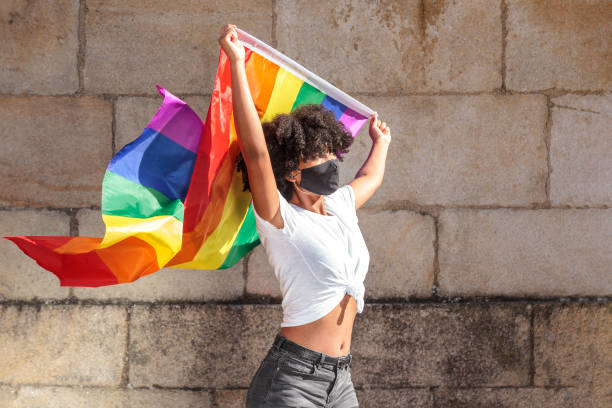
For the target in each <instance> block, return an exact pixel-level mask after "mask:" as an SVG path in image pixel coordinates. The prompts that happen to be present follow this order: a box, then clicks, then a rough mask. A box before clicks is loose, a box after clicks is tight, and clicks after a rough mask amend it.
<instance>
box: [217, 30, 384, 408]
mask: <svg viewBox="0 0 612 408" xmlns="http://www.w3.org/2000/svg"><path fill="white" fill-rule="evenodd" d="M235 28H236V26H235V25H232V24H227V25H225V26H223V27H222V28H221V33H220V34H221V36H220V37H219V44H220V45H221V47H222V48H223V50H224V51H225V53H226V54H227V56H228V58H229V60H230V65H231V77H232V99H233V108H234V123H235V126H236V132H237V134H238V142H239V144H240V149H241V153H242V157H241V158H239V162H238V167H239V168H241V170H242V171H243V176H244V181H245V188H249V189H250V191H251V193H252V196H253V208H254V215H255V221H256V226H257V231H258V233H259V237H260V239H261V243H262V246H263V247H264V250H265V251H266V254H267V255H268V259H269V261H270V263H271V265H272V266H273V267H274V273H275V275H276V277H277V279H278V280H279V282H280V287H281V292H282V294H283V304H282V306H283V322H282V323H281V330H280V332H279V333H277V335H276V339H275V341H274V343H273V345H272V346H271V347H270V349H269V350H268V354H267V355H266V357H265V358H264V360H263V361H262V362H261V364H260V366H259V369H258V370H257V372H256V373H255V376H254V377H253V379H252V381H251V384H250V386H249V390H248V393H247V407H297V406H299V407H305V406H313V407H314V406H326V407H332V406H333V407H357V406H358V402H357V397H356V394H355V389H354V387H353V383H352V381H351V376H350V360H351V358H352V355H351V353H350V345H351V333H352V328H353V321H354V319H355V316H356V313H358V312H359V313H360V312H361V311H362V309H363V295H364V290H365V289H364V286H363V281H364V279H365V275H366V273H367V268H368V264H369V253H368V250H367V248H366V246H365V242H364V241H363V237H362V235H361V232H360V230H359V226H358V225H357V215H356V210H357V209H358V208H359V207H361V206H362V205H363V204H364V203H365V202H366V201H367V200H368V199H369V198H370V197H371V196H372V194H374V192H375V191H376V189H377V188H378V187H379V186H380V184H381V182H382V180H383V173H384V167H385V160H386V157H387V149H388V146H389V143H390V142H391V131H390V129H389V127H387V125H386V123H385V122H382V123H381V121H380V120H378V119H377V115H376V113H374V114H373V116H372V118H371V121H370V128H369V133H370V137H371V138H372V142H373V143H372V149H371V152H370V155H369V156H368V159H367V160H366V162H365V163H364V165H363V166H362V167H361V169H360V170H359V172H358V173H357V175H356V177H355V179H354V180H352V181H351V182H350V183H349V184H347V185H345V186H342V187H339V186H338V161H341V160H342V156H340V157H337V156H336V153H340V154H344V153H346V152H348V148H349V146H350V144H351V143H352V141H353V138H352V137H351V134H350V133H349V132H348V131H347V130H346V129H345V128H344V126H343V125H342V124H341V123H340V122H339V121H337V120H336V119H335V117H334V115H333V113H332V112H331V111H329V110H327V109H326V108H324V107H322V106H321V105H303V106H300V107H298V108H297V109H295V110H294V111H292V112H291V113H290V114H283V115H278V116H277V117H276V118H274V120H273V121H272V122H268V123H264V124H263V125H262V123H261V122H260V119H259V116H258V115H257V111H256V108H255V105H254V103H253V100H252V98H251V94H250V92H249V85H248V82H247V77H246V72H245V66H244V63H245V61H244V58H245V50H244V47H243V45H242V43H241V42H240V41H238V35H237V33H236V30H235Z"/></svg>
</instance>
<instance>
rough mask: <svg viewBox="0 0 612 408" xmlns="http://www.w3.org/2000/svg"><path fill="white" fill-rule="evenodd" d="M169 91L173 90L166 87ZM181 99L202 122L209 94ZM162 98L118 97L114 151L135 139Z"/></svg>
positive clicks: (206, 111) (149, 119)
mask: <svg viewBox="0 0 612 408" xmlns="http://www.w3.org/2000/svg"><path fill="white" fill-rule="evenodd" d="M168 91H170V92H171V93H173V94H174V92H173V91H172V90H170V89H168ZM174 95H175V96H177V97H178V98H180V99H182V100H183V101H185V103H187V104H188V105H189V106H191V108H192V109H193V110H194V111H195V113H197V114H198V116H199V117H200V119H202V122H205V121H206V114H207V113H208V104H209V103H210V96H188V97H185V98H183V97H181V96H180V95H176V94H174ZM163 100H164V98H163V97H162V96H161V95H158V96H157V98H147V97H120V98H117V102H116V104H115V123H116V126H115V151H116V152H118V151H119V150H121V149H122V148H123V147H124V146H125V145H126V144H128V143H130V142H133V141H134V140H136V139H137V138H138V137H139V136H140V135H141V134H142V132H143V131H144V129H145V127H146V126H147V125H148V124H149V122H151V119H152V118H153V116H154V115H155V113H156V112H157V110H158V109H159V108H160V106H161V104H162V102H163Z"/></svg>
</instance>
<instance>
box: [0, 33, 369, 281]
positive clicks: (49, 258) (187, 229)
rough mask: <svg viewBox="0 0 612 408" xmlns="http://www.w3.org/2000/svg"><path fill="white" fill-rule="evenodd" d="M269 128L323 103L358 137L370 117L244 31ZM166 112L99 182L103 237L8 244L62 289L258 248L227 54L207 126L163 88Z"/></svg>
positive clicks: (195, 265) (253, 85) (214, 263)
mask: <svg viewBox="0 0 612 408" xmlns="http://www.w3.org/2000/svg"><path fill="white" fill-rule="evenodd" d="M237 32H238V36H239V40H240V41H241V42H242V43H243V44H244V46H245V51H246V55H245V68H246V72H247V79H248V82H249V87H250V92H251V95H252V98H253V101H254V103H255V107H256V109H257V112H258V115H259V117H260V119H261V121H262V122H266V121H270V120H272V119H273V118H274V117H275V116H276V115H277V114H279V113H289V112H291V111H292V110H293V109H295V108H297V107H298V106H300V105H303V104H309V103H314V104H321V105H323V106H325V107H326V108H328V109H330V110H331V111H332V112H333V113H334V115H335V116H336V118H337V119H338V120H339V121H341V122H342V123H344V125H345V126H346V128H347V129H348V130H349V131H350V132H351V134H352V135H353V137H354V136H355V135H356V134H357V133H358V132H359V130H360V129H361V127H362V126H363V124H364V123H365V122H366V121H367V120H368V117H369V115H370V114H371V113H373V111H372V110H371V109H369V108H367V107H366V106H365V105H363V104H361V103H359V102H358V101H356V100H355V99H353V98H351V97H350V96H349V95H347V94H345V93H344V92H342V91H340V90H339V89H337V88H336V87H334V86H333V85H331V84H329V83H328V82H326V81H325V80H323V79H321V78H319V77H318V76H316V75H315V74H313V73H311V72H310V71H308V70H306V69H305V68H304V67H302V66H301V65H299V64H298V63H296V62H295V61H293V60H291V59H290V58H288V57H287V56H285V55H283V54H281V53H280V52H278V51H277V50H275V49H274V48H272V47H270V46H268V45H267V44H265V43H264V42H262V41H260V40H258V39H256V38H255V37H253V36H251V35H249V34H248V33H246V32H244V31H242V30H240V29H237ZM157 89H158V91H159V92H160V94H161V95H162V96H163V97H164V100H163V102H162V105H161V107H160V108H159V110H158V111H157V113H156V114H155V115H154V116H153V118H152V120H151V122H150V123H149V124H148V125H147V127H146V128H145V129H144V131H143V132H142V134H141V135H140V136H139V137H138V138H137V139H136V140H134V141H133V142H131V143H129V144H128V145H126V146H125V147H123V148H122V149H121V150H120V151H119V152H118V153H117V154H116V155H115V156H114V157H113V158H112V160H111V162H110V163H109V165H108V167H107V169H106V173H105V175H104V179H103V182H102V204H101V213H102V219H103V221H104V224H105V226H106V231H105V234H104V237H103V238H96V237H47V236H15V237H5V238H7V239H9V240H11V241H13V242H14V243H15V244H16V245H17V246H18V247H19V248H20V249H21V250H22V251H23V252H24V253H25V254H27V255H28V256H30V257H31V258H33V259H34V260H35V261H36V262H37V263H38V264H39V265H40V266H42V267H43V268H45V269H47V270H49V271H50V272H52V273H53V274H55V275H56V276H57V277H58V278H59V280H60V286H89V287H97V286H105V285H114V284H119V283H126V282H133V281H134V280H136V279H138V278H140V277H142V276H145V275H148V274H151V273H154V272H156V271H158V270H159V269H161V268H163V267H168V268H190V269H208V270H213V269H225V268H229V267H231V266H232V265H234V264H235V263H236V262H237V261H238V260H240V259H241V258H242V257H243V256H244V255H245V254H247V253H248V252H249V251H250V250H251V249H253V248H254V247H255V246H257V245H258V244H259V236H258V234H257V230H256V228H255V218H254V216H253V206H252V197H251V194H250V192H249V191H242V187H243V186H242V175H241V174H240V172H239V171H238V170H237V169H236V158H237V155H238V154H239V152H240V147H239V144H238V140H237V134H236V129H235V127H234V120H233V107H232V92H231V91H232V90H231V72H230V63H229V59H228V58H227V55H226V54H225V52H224V51H223V49H221V51H220V55H219V63H218V67H217V75H216V79H215V83H214V89H213V92H212V96H211V101H210V105H209V108H208V113H207V116H206V121H205V122H204V123H203V122H202V120H201V119H200V118H199V117H198V115H197V114H196V113H195V112H194V111H193V109H191V108H190V107H189V106H188V105H187V104H186V103H185V102H183V101H182V100H181V99H179V98H177V97H176V96H174V95H173V94H171V93H170V92H169V91H167V90H165V89H164V88H162V87H160V86H159V85H157Z"/></svg>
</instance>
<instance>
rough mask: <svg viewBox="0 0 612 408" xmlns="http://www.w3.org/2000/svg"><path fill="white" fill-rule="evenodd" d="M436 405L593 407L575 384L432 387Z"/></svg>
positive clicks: (586, 394) (546, 407)
mask: <svg viewBox="0 0 612 408" xmlns="http://www.w3.org/2000/svg"><path fill="white" fill-rule="evenodd" d="M434 399H435V404H434V406H435V407H513V408H532V407H540V408H557V407H575V408H593V407H594V405H592V404H591V402H590V398H589V395H588V393H586V392H585V391H584V390H580V389H576V388H546V389H545V388H474V389H448V388H437V389H435V390H434Z"/></svg>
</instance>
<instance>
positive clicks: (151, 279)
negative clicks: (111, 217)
mask: <svg viewBox="0 0 612 408" xmlns="http://www.w3.org/2000/svg"><path fill="white" fill-rule="evenodd" d="M77 220H78V223H79V235H81V236H88V237H89V236H91V237H103V236H104V232H105V226H104V222H103V221H102V215H101V213H100V211H99V210H89V209H82V210H79V212H78V213H77ZM244 286H245V278H244V260H239V261H238V262H237V263H236V264H235V265H234V266H232V267H231V268H227V269H220V270H205V269H183V268H161V269H160V270H159V271H157V272H154V273H152V274H149V275H145V276H143V277H141V278H138V279H136V280H135V281H133V282H127V283H121V284H117V285H108V286H100V287H96V288H89V287H75V288H74V289H73V294H74V296H76V297H77V298H81V299H98V300H108V299H125V300H128V301H145V302H155V301H211V300H231V299H236V298H239V297H241V296H242V295H243V294H244Z"/></svg>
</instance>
